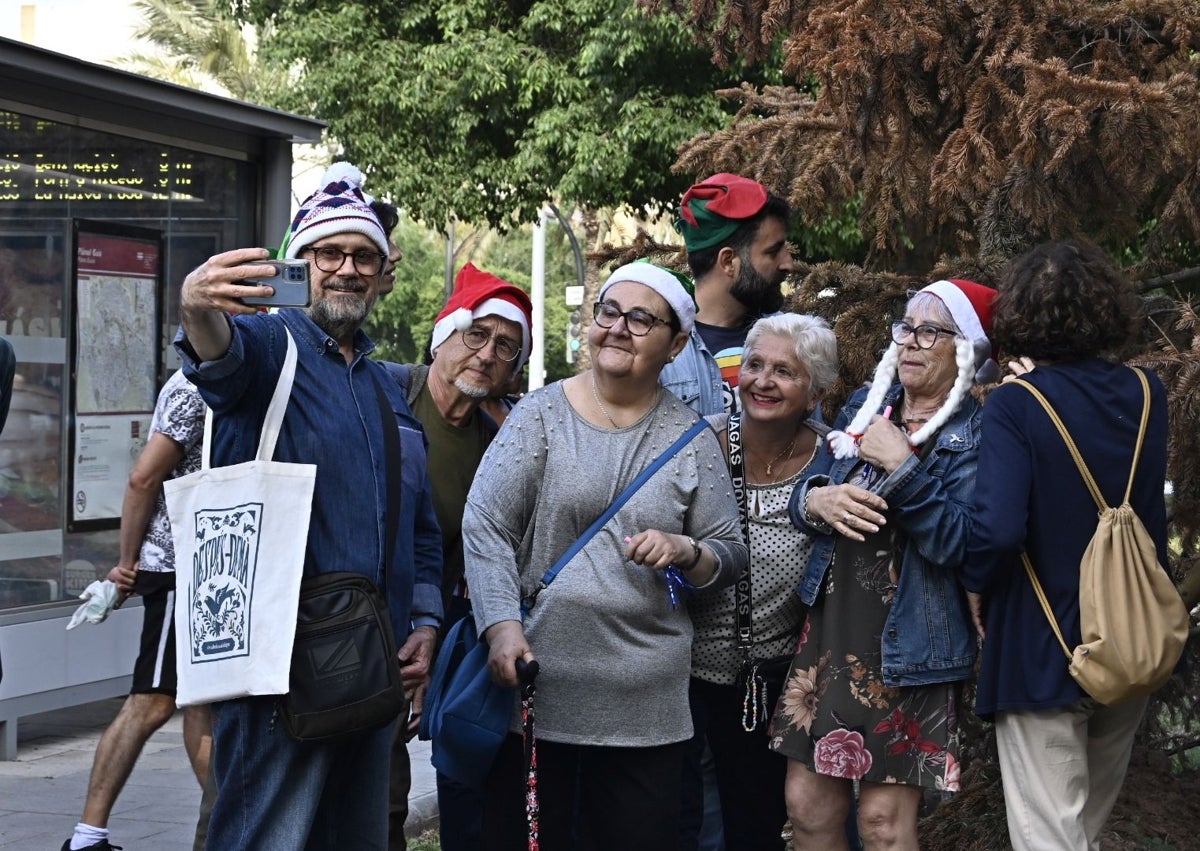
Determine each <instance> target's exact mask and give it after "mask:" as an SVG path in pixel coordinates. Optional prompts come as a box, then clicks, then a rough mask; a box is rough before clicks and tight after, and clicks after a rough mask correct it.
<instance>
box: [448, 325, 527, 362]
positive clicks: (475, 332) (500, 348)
mask: <svg viewBox="0 0 1200 851" xmlns="http://www.w3.org/2000/svg"><path fill="white" fill-rule="evenodd" d="M489 340H495V341H496V345H495V346H493V347H492V351H494V352H495V353H496V357H498V358H500V360H502V361H504V362H505V363H512V362H513V361H515V360H516V359H517V355H519V354H521V344H520V343H516V342H514V341H512V340H510V339H509V338H508V337H497V336H496V335H495V334H493V333H492V332H491V331H489V330H488V329H486V328H468V329H467V330H466V331H463V332H462V341H463V344H464V345H465V346H466V347H467V348H468V349H473V350H474V351H479V350H480V349H482V348H483V347H484V346H486V345H487V344H488V341H489Z"/></svg>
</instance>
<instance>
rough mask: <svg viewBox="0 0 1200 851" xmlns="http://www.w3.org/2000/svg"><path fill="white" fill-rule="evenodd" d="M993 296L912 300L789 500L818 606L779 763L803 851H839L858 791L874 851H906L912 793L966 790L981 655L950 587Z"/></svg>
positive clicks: (961, 598)
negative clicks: (970, 681)
mask: <svg viewBox="0 0 1200 851" xmlns="http://www.w3.org/2000/svg"><path fill="white" fill-rule="evenodd" d="M994 296H995V291H994V290H992V289H990V288H988V287H983V286H980V285H979V284H976V283H973V282H971V281H962V280H953V281H938V282H936V283H933V284H930V285H929V286H927V287H925V288H924V289H923V290H921V291H920V292H918V293H916V294H915V295H914V296H913V297H912V298H911V299H910V300H909V302H908V305H907V307H906V309H905V314H904V318H903V319H899V320H897V321H895V322H893V323H892V340H893V344H892V345H891V346H890V347H889V348H888V350H887V352H886V353H885V355H884V357H883V360H882V361H881V362H880V364H879V367H878V368H877V369H876V372H875V377H874V380H873V382H872V384H871V386H870V387H869V388H868V389H864V390H860V391H858V392H857V393H855V394H854V395H853V396H851V397H850V400H849V402H847V404H846V406H845V407H844V408H843V410H842V412H841V413H840V414H839V416H838V418H837V422H836V423H835V428H836V430H835V431H833V432H830V435H829V446H830V450H831V451H830V452H829V453H827V454H822V455H821V459H820V463H819V464H817V463H814V465H813V469H812V471H811V474H810V476H809V478H808V479H807V481H806V482H804V483H803V485H801V486H800V487H798V488H797V489H796V491H795V492H794V493H793V495H792V499H791V503H790V506H789V509H790V512H791V516H792V521H793V522H794V523H796V524H797V526H799V527H801V528H804V529H807V530H809V532H810V533H811V534H812V535H814V537H815V544H814V548H813V553H812V555H811V557H810V558H809V560H808V564H807V565H806V567H805V570H804V577H803V579H802V580H801V583H800V589H799V593H800V596H801V598H802V599H803V601H804V602H806V603H808V604H809V605H810V607H811V608H810V610H809V618H808V622H807V624H806V625H805V628H804V631H803V633H802V636H801V639H800V646H799V649H798V650H797V652H796V656H795V659H794V660H793V662H792V667H791V670H790V672H789V674H788V678H787V680H786V681H785V683H784V692H783V696H782V698H781V699H780V701H779V703H778V705H777V707H776V712H775V717H774V719H773V720H772V730H771V735H772V739H771V747H772V749H774V750H775V751H777V752H779V753H782V754H784V755H786V756H787V757H789V762H788V769H787V780H786V783H785V798H786V800H787V807H788V816H789V819H790V821H791V824H792V829H793V843H794V847H795V848H796V849H797V851H800V849H809V848H813V849H822V851H827V849H839V848H846V847H847V844H846V837H845V831H844V822H845V819H846V816H847V814H848V813H849V810H850V804H851V798H852V795H853V782H854V781H858V782H859V784H860V785H859V788H860V792H859V801H858V825H859V833H860V835H861V837H862V839H863V843H864V845H865V846H866V847H867V848H871V849H875V848H898V849H911V851H916V849H917V847H918V846H917V812H918V808H919V806H920V802H921V797H922V790H923V789H933V790H938V791H943V792H954V791H957V790H958V784H959V765H958V739H959V728H958V708H959V706H958V704H959V695H960V691H961V684H962V681H963V680H965V679H966V678H967V677H969V676H970V674H971V671H972V667H973V664H974V661H975V653H976V637H975V631H974V628H973V627H972V624H971V619H970V615H969V612H968V607H967V602H966V598H965V594H964V591H963V589H962V587H961V586H960V584H959V579H958V572H959V569H960V567H961V565H962V563H963V561H964V559H965V556H966V547H967V540H968V537H969V531H970V528H969V527H970V511H971V500H972V496H973V493H974V487H975V471H976V465H977V460H976V459H977V455H978V446H979V436H980V429H979V422H980V413H981V407H980V405H979V403H978V402H977V401H976V400H975V399H974V398H972V396H971V394H970V390H971V387H972V385H973V384H974V383H975V382H976V381H985V380H994V377H995V376H996V375H997V374H998V367H997V366H996V364H995V361H994V360H993V359H992V357H991V354H992V352H991V348H992V347H991V343H990V342H989V340H988V327H989V325H990V316H991V302H992V299H993V298H994ZM897 379H898V380H897Z"/></svg>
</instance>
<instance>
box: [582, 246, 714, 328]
mask: <svg viewBox="0 0 1200 851" xmlns="http://www.w3.org/2000/svg"><path fill="white" fill-rule="evenodd" d="M621 281H633V282H634V283H635V284H642V285H644V286H647V287H649V288H650V289H652V290H654V291H655V292H656V293H658V294H659V295H660V296H662V297H663V299H664V300H665V301H666V302H667V304H669V305H671V310H673V311H675V316H676V317H678V319H679V327H680V330H682V331H683V332H684V333H685V334H690V333H691V332H692V328H693V327H695V325H696V302H695V301H694V300H693V299H692V297H691V295H689V294H688V291H687V290H685V289H684V288H683V284H681V283H679V279H678V278H676V277H675V276H674V275H672V274H671V273H670V272H668V271H667V270H666V269H662V268H660V267H658V266H655V265H654V264H653V263H641V262H638V263H626V264H625V265H624V266H621V267H620V268H619V269H617V270H616V271H614V272H613V273H612V274H611V275H609V276H608V280H607V281H605V282H604V286H602V287H601V288H600V295H599V296H597V299H598V300H603V299H604V294H605V293H606V292H608V289H609V287H611V286H612V285H613V284H618V283H620V282H621Z"/></svg>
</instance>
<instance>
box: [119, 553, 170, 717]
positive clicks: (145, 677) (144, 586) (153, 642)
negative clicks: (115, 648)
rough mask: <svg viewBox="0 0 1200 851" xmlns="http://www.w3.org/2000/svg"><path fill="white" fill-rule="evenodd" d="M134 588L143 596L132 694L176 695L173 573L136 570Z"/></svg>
mask: <svg viewBox="0 0 1200 851" xmlns="http://www.w3.org/2000/svg"><path fill="white" fill-rule="evenodd" d="M133 590H134V592H135V593H137V594H140V595H141V597H142V606H143V611H144V613H145V614H144V617H143V619H142V646H141V649H140V650H139V651H138V657H137V662H136V663H134V666H133V687H132V688H131V689H130V690H129V691H130V693H131V694H169V695H171V697H174V696H175V688H176V679H175V572H174V571H171V572H169V573H151V572H149V571H144V572H143V571H140V570H139V571H138V574H137V579H136V580H135V581H134V585H133Z"/></svg>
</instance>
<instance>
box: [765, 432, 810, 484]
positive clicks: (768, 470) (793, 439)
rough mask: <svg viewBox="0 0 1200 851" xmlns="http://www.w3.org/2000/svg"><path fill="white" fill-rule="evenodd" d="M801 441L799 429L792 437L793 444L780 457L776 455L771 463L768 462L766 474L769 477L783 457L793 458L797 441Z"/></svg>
mask: <svg viewBox="0 0 1200 851" xmlns="http://www.w3.org/2000/svg"><path fill="white" fill-rule="evenodd" d="M799 439H800V430H799V429H797V430H796V433H795V434H793V435H792V442H791V443H789V444H788V445H787V448H785V449H784V450H783V451H782V452H780V453H779V454H778V455H776V456H775V457H774V458H772V459H771V460H770V461H768V462H767V467H766V470H765V472H766V474H767V475H768V476H770V475H771V468H772V467H774V466H775V462H777V461H778V460H779V459H780V458H783V456H785V455H786V456H787V457H788V458H791V457H792V450H794V449H795V448H796V441H797V440H799ZM756 454H757V453H756ZM761 457H762V456H761V455H760V456H759V458H761Z"/></svg>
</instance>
